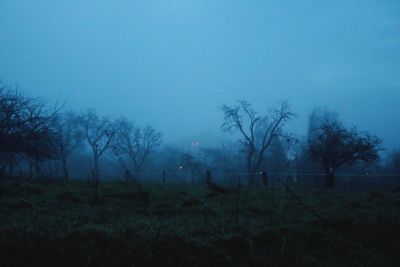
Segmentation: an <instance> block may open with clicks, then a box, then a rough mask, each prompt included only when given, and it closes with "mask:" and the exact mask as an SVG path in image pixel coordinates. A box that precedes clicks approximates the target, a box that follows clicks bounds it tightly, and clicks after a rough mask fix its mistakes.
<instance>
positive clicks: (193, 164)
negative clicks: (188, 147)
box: [181, 153, 201, 184]
mask: <svg viewBox="0 0 400 267" xmlns="http://www.w3.org/2000/svg"><path fill="white" fill-rule="evenodd" d="M181 164H182V165H181V168H182V170H183V171H188V172H189V173H190V178H191V182H192V184H195V182H196V174H198V172H199V170H200V167H201V163H200V161H199V160H197V159H196V158H195V157H194V156H193V155H191V154H189V153H182V154H181Z"/></svg>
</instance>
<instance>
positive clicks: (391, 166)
mask: <svg viewBox="0 0 400 267" xmlns="http://www.w3.org/2000/svg"><path fill="white" fill-rule="evenodd" d="M386 170H387V171H388V172H389V174H390V175H391V177H390V180H392V181H393V182H395V184H396V185H397V186H400V149H399V148H397V149H394V150H392V151H391V152H390V153H389V155H388V156H387V159H386ZM393 175H395V176H393Z"/></svg>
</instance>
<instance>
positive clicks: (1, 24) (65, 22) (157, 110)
mask: <svg viewBox="0 0 400 267" xmlns="http://www.w3.org/2000/svg"><path fill="white" fill-rule="evenodd" d="M0 79H2V80H3V81H5V82H7V83H18V84H19V86H20V88H21V90H23V91H24V92H26V93H28V94H31V95H34V96H39V97H42V98H44V99H46V100H49V101H55V100H56V99H60V100H65V101H66V102H67V105H68V107H70V108H71V109H75V110H85V109H86V108H89V107H94V108H96V109H97V110H98V112H99V113H102V114H105V115H110V116H115V117H117V116H119V115H124V116H126V117H128V118H129V119H132V120H133V121H135V122H137V123H138V124H145V123H149V124H151V125H153V126H154V127H156V128H157V129H159V130H161V131H162V132H163V134H164V138H165V140H166V141H167V142H168V141H177V140H180V138H183V137H187V136H205V135H207V136H220V134H221V132H220V128H219V126H220V124H221V120H222V113H221V112H220V111H219V110H218V107H219V106H221V105H222V104H233V103H234V102H235V101H236V100H239V99H247V100H248V101H249V102H251V103H253V104H254V106H255V108H256V109H257V110H259V111H260V112H262V111H263V110H267V109H268V108H269V107H270V106H272V105H275V104H276V103H277V102H278V101H281V100H284V99H288V100H289V101H290V103H291V105H292V107H293V110H294V111H295V112H296V113H297V114H298V118H297V119H296V120H295V121H293V122H291V123H290V125H288V128H287V130H289V131H293V132H295V133H297V134H299V135H305V131H306V129H307V116H308V114H309V113H310V111H311V110H312V109H313V107H315V106H323V107H328V108H330V109H334V110H336V111H337V112H338V113H339V116H340V118H342V119H343V120H344V121H345V122H346V124H348V125H357V126H358V127H359V128H360V129H362V130H368V131H370V132H371V133H374V134H377V135H378V136H380V137H382V138H383V139H384V145H385V146H387V147H395V146H397V147H399V146H400V139H399V138H398V136H399V133H400V109H399V103H400V2H399V1H394V0H392V1H385V0H383V1H369V0H364V1H355V0H347V1H317V0H315V1H267V0H263V1H255V0H254V1H234V0H219V1H217V0H170V1H165V0H164V1H151V0H146V1H139V0H137V1H134V0H130V1H128V0H126V1H123V0H116V1H105V0H69V1H61V0H36V1H34V0H13V1H9V0H0Z"/></svg>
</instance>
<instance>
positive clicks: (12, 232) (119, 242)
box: [0, 181, 400, 266]
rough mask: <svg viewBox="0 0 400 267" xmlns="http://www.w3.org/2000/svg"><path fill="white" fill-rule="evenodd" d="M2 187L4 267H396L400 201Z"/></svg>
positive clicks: (252, 191)
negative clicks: (97, 192) (94, 194)
mask: <svg viewBox="0 0 400 267" xmlns="http://www.w3.org/2000/svg"><path fill="white" fill-rule="evenodd" d="M293 193H294V194H290V193H289V194H288V193H287V192H286V190H285V189H284V188H281V189H275V190H271V189H266V188H242V190H240V191H234V192H231V193H225V192H218V190H211V189H208V188H206V187H192V186H185V185H154V184H153V185H144V186H141V187H138V186H136V185H133V184H127V183H121V182H110V183H105V182H104V183H102V184H101V187H100V192H99V198H98V199H97V200H94V199H93V197H92V196H93V192H92V191H91V190H90V188H89V187H88V186H87V184H86V183H83V182H68V183H38V182H36V183H29V182H23V181H19V182H18V181H17V182H1V183H0V266H188V265H190V266H205V265H208V266H215V265H219V266H228V265H229V266H269V265H270V266H399V264H400V263H399V262H400V251H399V248H400V194H391V193H385V194H383V193H353V194H349V193H347V194H345V193H338V192H298V191H296V190H293Z"/></svg>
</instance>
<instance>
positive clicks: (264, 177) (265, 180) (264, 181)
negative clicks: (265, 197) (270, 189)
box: [260, 171, 268, 186]
mask: <svg viewBox="0 0 400 267" xmlns="http://www.w3.org/2000/svg"><path fill="white" fill-rule="evenodd" d="M260 176H261V184H262V185H263V186H268V176H267V173H266V172H265V171H260Z"/></svg>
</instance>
